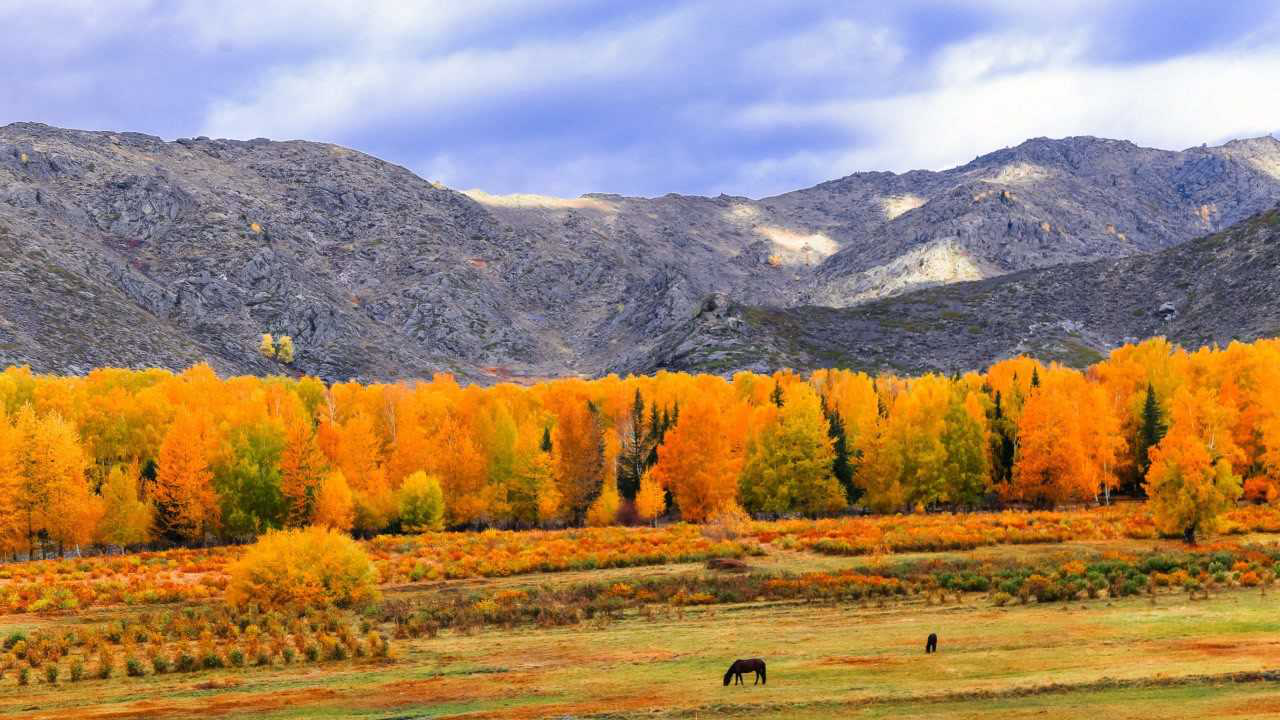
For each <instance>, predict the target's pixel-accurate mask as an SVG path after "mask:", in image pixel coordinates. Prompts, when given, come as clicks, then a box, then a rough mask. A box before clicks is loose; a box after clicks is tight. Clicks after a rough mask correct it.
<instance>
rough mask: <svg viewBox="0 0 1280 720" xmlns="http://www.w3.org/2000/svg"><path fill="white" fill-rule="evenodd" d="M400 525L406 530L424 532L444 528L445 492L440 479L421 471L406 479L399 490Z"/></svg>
mask: <svg viewBox="0 0 1280 720" xmlns="http://www.w3.org/2000/svg"><path fill="white" fill-rule="evenodd" d="M398 494H399V500H400V523H401V526H402V527H403V528H404V529H405V530H409V531H411V532H423V531H425V530H440V529H441V528H443V527H444V492H443V491H441V489H440V478H438V477H436V476H435V475H428V474H426V473H424V472H422V471H421V470H419V471H418V472H415V473H413V474H411V475H409V477H407V478H405V479H404V484H403V485H401V486H400V490H399V493H398Z"/></svg>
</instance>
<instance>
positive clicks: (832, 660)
mask: <svg viewBox="0 0 1280 720" xmlns="http://www.w3.org/2000/svg"><path fill="white" fill-rule="evenodd" d="M818 664H820V665H842V666H844V665H853V666H857V667H868V666H871V667H874V666H877V665H879V666H889V665H900V664H902V658H894V657H879V656H875V655H866V656H862V657H829V658H823V659H821V660H819V661H818Z"/></svg>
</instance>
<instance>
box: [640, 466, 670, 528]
mask: <svg viewBox="0 0 1280 720" xmlns="http://www.w3.org/2000/svg"><path fill="white" fill-rule="evenodd" d="M666 509H667V497H666V493H665V492H663V489H662V483H661V482H659V481H658V479H657V478H656V477H654V476H653V471H652V470H650V471H649V472H646V473H645V474H643V475H641V476H640V489H639V490H637V491H636V517H638V518H640V519H641V520H643V521H645V522H655V521H656V520H657V519H658V516H659V515H661V514H662V512H663V511H664V510H666Z"/></svg>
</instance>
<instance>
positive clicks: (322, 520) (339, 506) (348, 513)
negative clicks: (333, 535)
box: [311, 470, 356, 531]
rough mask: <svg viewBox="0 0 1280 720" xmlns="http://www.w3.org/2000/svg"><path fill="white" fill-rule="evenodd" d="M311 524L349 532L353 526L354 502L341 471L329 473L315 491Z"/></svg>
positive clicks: (354, 515)
mask: <svg viewBox="0 0 1280 720" xmlns="http://www.w3.org/2000/svg"><path fill="white" fill-rule="evenodd" d="M311 522H312V524H314V525H319V526H320V527H327V528H333V529H334V530H344V531H345V530H350V529H351V528H352V527H354V526H355V522H356V508H355V500H354V499H353V498H352V496H351V487H350V486H348V485H347V478H346V476H345V475H343V474H342V471H341V470H334V471H333V472H331V473H329V474H328V475H327V476H326V477H325V478H324V480H322V481H321V482H320V486H319V487H318V488H317V489H316V502H315V512H314V514H313V515H312V518H311Z"/></svg>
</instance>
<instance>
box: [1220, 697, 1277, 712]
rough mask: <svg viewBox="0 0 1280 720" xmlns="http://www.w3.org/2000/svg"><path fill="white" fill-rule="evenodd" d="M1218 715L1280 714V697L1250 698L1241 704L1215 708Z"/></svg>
mask: <svg viewBox="0 0 1280 720" xmlns="http://www.w3.org/2000/svg"><path fill="white" fill-rule="evenodd" d="M1214 712H1215V714H1218V715H1232V716H1236V717H1272V716H1280V698H1266V699H1262V698H1258V699H1256V700H1249V701H1246V702H1244V703H1241V704H1239V705H1234V706H1232V707H1228V708H1224V709H1222V710H1220V711H1219V710H1215V711H1214Z"/></svg>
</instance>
